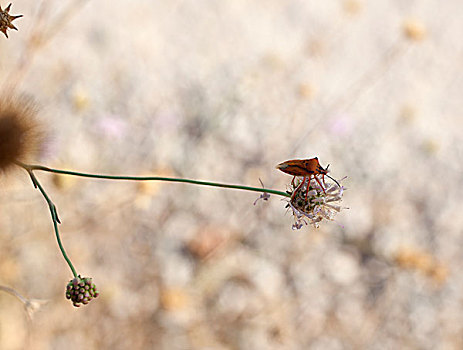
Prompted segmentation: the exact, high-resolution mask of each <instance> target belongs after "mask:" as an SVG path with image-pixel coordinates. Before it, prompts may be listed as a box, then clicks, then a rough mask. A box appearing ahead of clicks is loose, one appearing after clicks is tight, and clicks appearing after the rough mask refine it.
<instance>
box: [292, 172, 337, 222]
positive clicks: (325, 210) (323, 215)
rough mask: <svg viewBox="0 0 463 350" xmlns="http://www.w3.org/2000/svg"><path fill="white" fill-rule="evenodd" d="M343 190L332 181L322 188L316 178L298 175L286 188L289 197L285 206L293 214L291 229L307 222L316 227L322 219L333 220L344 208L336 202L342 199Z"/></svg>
mask: <svg viewBox="0 0 463 350" xmlns="http://www.w3.org/2000/svg"><path fill="white" fill-rule="evenodd" d="M344 179H345V178H344ZM344 179H341V180H339V182H341V181H342V180H344ZM302 181H304V183H302ZM307 187H308V188H307ZM343 192H344V186H338V184H335V183H333V182H326V183H325V186H324V188H323V187H322V186H321V185H320V183H319V182H318V181H316V179H308V178H302V177H300V178H299V177H298V178H297V179H296V181H293V182H291V184H290V189H289V190H288V194H289V195H291V197H290V198H289V199H288V205H287V206H286V207H287V208H290V209H291V210H292V212H293V215H294V220H295V223H294V224H293V230H299V229H300V228H302V227H303V226H304V225H308V224H312V225H313V226H314V227H316V228H318V227H319V223H320V222H321V221H323V219H325V220H334V216H335V215H336V214H337V213H339V212H340V211H341V210H342V209H346V208H344V207H341V206H340V205H339V204H338V203H339V202H341V200H342V195H343Z"/></svg>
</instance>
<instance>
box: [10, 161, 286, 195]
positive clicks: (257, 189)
mask: <svg viewBox="0 0 463 350" xmlns="http://www.w3.org/2000/svg"><path fill="white" fill-rule="evenodd" d="M18 165H19V166H21V167H23V168H24V169H26V170H28V171H33V170H40V171H46V172H49V173H55V174H62V175H71V176H80V177H88V178H94V179H106V180H129V181H166V182H182V183H189V184H194V185H201V186H212V187H222V188H230V189H236V190H244V191H252V192H261V193H271V194H276V195H278V196H283V197H289V194H288V193H286V192H282V191H277V190H272V189H268V188H260V187H250V186H243V185H230V184H224V183H218V182H210V181H198V180H190V179H182V178H174V177H161V176H121V175H104V174H88V173H81V172H77V171H69V170H61V169H53V168H48V167H45V166H42V165H28V164H23V163H19V162H18Z"/></svg>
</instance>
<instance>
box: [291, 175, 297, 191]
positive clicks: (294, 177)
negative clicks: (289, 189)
mask: <svg viewBox="0 0 463 350" xmlns="http://www.w3.org/2000/svg"><path fill="white" fill-rule="evenodd" d="M295 179H296V176H293V179H292V180H291V185H292V186H293V188H294V187H295V184H294V180H295Z"/></svg>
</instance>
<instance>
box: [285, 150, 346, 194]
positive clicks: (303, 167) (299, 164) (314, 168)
mask: <svg viewBox="0 0 463 350" xmlns="http://www.w3.org/2000/svg"><path fill="white" fill-rule="evenodd" d="M328 167H329V164H328V166H327V167H326V169H324V168H322V166H321V165H320V163H319V162H318V158H317V157H315V158H311V159H293V160H287V161H286V162H283V163H281V164H278V165H277V166H276V168H277V169H278V170H281V171H282V172H284V173H286V174H289V175H293V176H294V177H293V179H292V181H291V183H292V185H293V187H294V179H295V178H296V177H297V176H302V177H303V179H302V182H301V185H299V186H302V184H304V182H305V179H306V178H307V177H308V178H309V181H308V184H310V180H311V178H312V176H313V177H314V179H315V180H316V181H317V182H318V184H319V185H320V187H321V188H322V189H323V192H325V187H326V184H325V176H328V177H329V178H330V179H331V180H333V181H334V182H336V184H337V185H338V186H339V187H341V185H339V183H338V182H337V181H336V180H335V179H333V178H332V177H331V176H329V175H328ZM317 175H321V176H322V180H323V184H325V187H324V186H323V185H322V183H321V182H320V180H319V179H318V177H317ZM299 186H298V187H299ZM296 191H297V189H296V190H295V191H294V193H296ZM306 192H307V193H308V192H309V186H308V185H307V191H306ZM307 193H306V196H307ZM325 193H326V192H325Z"/></svg>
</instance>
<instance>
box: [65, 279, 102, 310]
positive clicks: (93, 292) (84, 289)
mask: <svg viewBox="0 0 463 350" xmlns="http://www.w3.org/2000/svg"><path fill="white" fill-rule="evenodd" d="M98 295H100V292H99V291H98V290H97V289H96V286H95V283H93V282H92V279H91V278H90V277H83V278H82V277H80V275H79V276H77V277H75V278H73V279H72V280H70V281H69V283H68V285H67V287H66V299H70V300H71V301H72V305H74V306H75V307H79V306H80V304H84V305H87V304H88V303H89V302H90V301H91V300H92V299H93V298H96V297H98Z"/></svg>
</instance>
